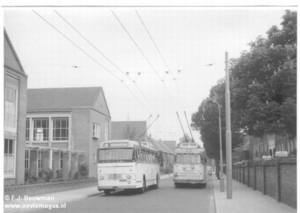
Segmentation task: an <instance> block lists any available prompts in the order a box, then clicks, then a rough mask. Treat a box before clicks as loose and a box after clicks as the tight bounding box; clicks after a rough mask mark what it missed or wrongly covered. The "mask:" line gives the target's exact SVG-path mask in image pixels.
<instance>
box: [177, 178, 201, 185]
mask: <svg viewBox="0 0 300 213" xmlns="http://www.w3.org/2000/svg"><path fill="white" fill-rule="evenodd" d="M173 181H174V183H195V184H196V183H206V181H205V180H199V179H173Z"/></svg>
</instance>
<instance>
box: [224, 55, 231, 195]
mask: <svg viewBox="0 0 300 213" xmlns="http://www.w3.org/2000/svg"><path fill="white" fill-rule="evenodd" d="M225 71H226V91H225V102H226V176H227V178H226V183H227V199H232V153H231V152H232V144H231V119H230V91H229V71H228V52H225Z"/></svg>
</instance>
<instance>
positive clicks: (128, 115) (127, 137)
mask: <svg viewBox="0 0 300 213" xmlns="http://www.w3.org/2000/svg"><path fill="white" fill-rule="evenodd" d="M127 140H129V113H127Z"/></svg>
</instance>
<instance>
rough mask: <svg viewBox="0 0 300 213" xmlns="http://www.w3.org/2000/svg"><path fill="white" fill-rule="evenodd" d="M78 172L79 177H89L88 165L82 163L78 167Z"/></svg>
mask: <svg viewBox="0 0 300 213" xmlns="http://www.w3.org/2000/svg"><path fill="white" fill-rule="evenodd" d="M78 173H79V178H81V179H82V178H87V176H88V174H89V172H88V169H87V166H86V165H85V164H81V165H80V167H79V169H78Z"/></svg>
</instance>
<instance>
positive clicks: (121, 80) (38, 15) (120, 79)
mask: <svg viewBox="0 0 300 213" xmlns="http://www.w3.org/2000/svg"><path fill="white" fill-rule="evenodd" d="M33 12H34V13H35V14H36V15H37V16H38V17H40V18H41V19H42V20H43V21H45V22H46V23H47V24H48V25H50V26H51V27H52V28H53V29H54V30H56V31H57V32H58V33H59V34H61V35H62V36H63V37H64V38H65V39H67V40H68V41H69V42H71V43H72V44H73V45H74V46H75V47H77V48H78V49H79V50H80V51H82V52H83V53H84V54H86V55H87V56H88V57H89V58H90V59H92V60H93V61H94V62H96V63H97V64H98V65H99V66H101V67H102V68H103V69H104V70H106V71H107V72H108V73H110V74H111V75H112V76H113V77H115V78H116V79H118V80H119V81H120V82H122V83H123V85H124V86H125V87H126V88H127V89H128V91H130V93H131V94H132V95H133V96H134V97H135V98H136V99H137V100H138V101H139V103H140V104H141V105H142V106H143V107H144V109H146V111H148V113H149V114H151V113H150V111H149V110H148V109H147V108H146V107H145V106H144V105H143V104H142V102H141V101H140V100H139V99H138V98H137V97H136V95H135V94H134V93H133V92H132V91H131V90H130V89H129V87H128V86H127V85H126V84H125V83H124V82H123V81H122V80H121V79H120V78H118V77H117V76H116V75H114V74H113V73H112V72H111V71H110V70H109V69H107V68H106V67H104V66H103V65H102V64H100V63H99V62H98V61H97V60H96V59H94V58H93V57H92V56H91V55H89V54H88V53H87V52H85V51H84V50H83V49H82V48H80V47H79V46H78V45H77V44H75V43H74V42H73V41H72V40H71V39H69V38H68V37H67V36H65V35H64V34H63V33H62V32H60V31H59V30H58V29H57V28H56V27H54V26H53V25H52V24H51V23H50V22H48V21H47V20H46V19H45V18H44V17H42V16H41V15H40V14H38V13H37V12H36V11H34V10H33Z"/></svg>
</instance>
